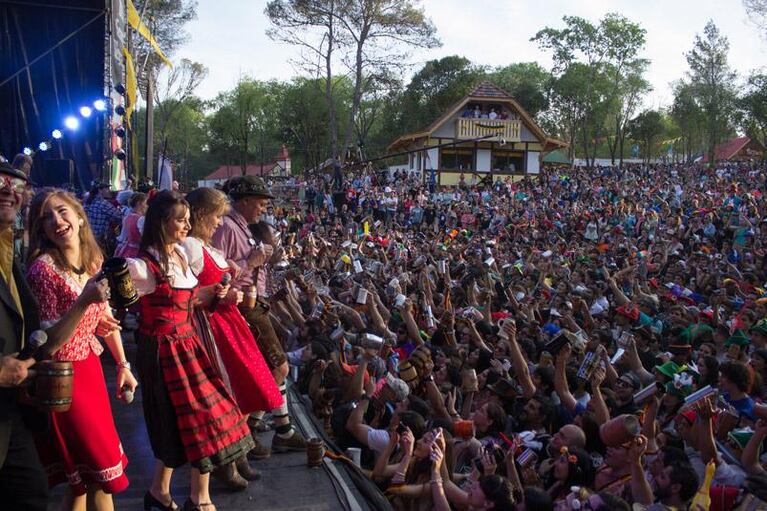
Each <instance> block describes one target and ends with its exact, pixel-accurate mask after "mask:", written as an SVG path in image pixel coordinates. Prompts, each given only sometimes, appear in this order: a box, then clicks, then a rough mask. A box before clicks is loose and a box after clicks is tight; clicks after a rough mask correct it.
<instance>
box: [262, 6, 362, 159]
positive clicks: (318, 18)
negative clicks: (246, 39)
mask: <svg viewBox="0 0 767 511" xmlns="http://www.w3.org/2000/svg"><path fill="white" fill-rule="evenodd" d="M347 3H348V1H347V0H312V1H306V0H271V1H270V2H269V3H268V4H267V6H266V11H265V12H266V15H267V17H268V18H269V21H270V22H271V23H272V25H273V26H272V27H271V28H270V29H268V30H267V31H266V34H267V35H268V36H269V38H271V39H273V40H276V41H280V42H283V43H287V44H291V45H294V46H298V47H299V48H300V51H299V58H298V59H297V61H296V62H297V64H298V65H299V67H301V68H302V69H304V70H305V71H308V72H309V73H310V74H311V75H312V76H315V77H320V76H324V78H325V79H324V80H323V81H322V82H319V83H321V84H322V85H323V87H324V91H325V98H324V99H325V105H326V107H327V130H328V132H329V133H330V151H331V154H333V155H336V154H338V153H339V150H338V136H339V135H338V117H337V115H336V109H335V100H334V84H335V83H336V81H335V80H334V79H333V72H334V71H333V65H334V58H335V54H336V50H337V49H340V48H342V47H344V46H346V45H347V44H348V42H347V40H346V39H345V38H344V36H345V34H344V33H343V32H341V31H340V30H339V29H338V28H337V25H338V15H337V11H338V10H340V9H342V8H344V6H345V5H346V4H347Z"/></svg>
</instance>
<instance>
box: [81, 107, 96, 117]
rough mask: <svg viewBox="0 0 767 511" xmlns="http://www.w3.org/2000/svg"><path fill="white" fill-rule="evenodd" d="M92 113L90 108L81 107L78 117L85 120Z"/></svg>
mask: <svg viewBox="0 0 767 511" xmlns="http://www.w3.org/2000/svg"><path fill="white" fill-rule="evenodd" d="M92 113H93V110H91V107H89V106H81V107H80V115H82V116H83V117H85V118H86V119H87V118H88V117H90V116H91V114H92Z"/></svg>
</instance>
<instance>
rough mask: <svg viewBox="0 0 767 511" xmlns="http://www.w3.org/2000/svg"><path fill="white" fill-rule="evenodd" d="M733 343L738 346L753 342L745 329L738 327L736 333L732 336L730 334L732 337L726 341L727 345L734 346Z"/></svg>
mask: <svg viewBox="0 0 767 511" xmlns="http://www.w3.org/2000/svg"><path fill="white" fill-rule="evenodd" d="M733 344H734V345H736V346H741V347H742V346H748V345H749V344H751V339H749V337H748V336H747V335H746V333H745V332H744V331H743V330H741V329H740V328H738V329H737V330H735V333H733V334H732V336H730V338H729V339H727V342H725V343H724V345H725V346H732V345H733Z"/></svg>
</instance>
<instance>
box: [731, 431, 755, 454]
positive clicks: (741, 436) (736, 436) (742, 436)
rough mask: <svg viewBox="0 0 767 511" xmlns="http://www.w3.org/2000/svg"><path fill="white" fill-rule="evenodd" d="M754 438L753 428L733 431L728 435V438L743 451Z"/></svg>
mask: <svg viewBox="0 0 767 511" xmlns="http://www.w3.org/2000/svg"><path fill="white" fill-rule="evenodd" d="M752 436H754V432H753V431H752V430H751V428H740V429H733V430H732V431H730V432H729V433H728V434H727V438H729V439H730V440H732V441H733V442H735V443H736V444H737V445H738V447H740V448H741V449H745V448H746V444H748V441H749V440H751V437H752Z"/></svg>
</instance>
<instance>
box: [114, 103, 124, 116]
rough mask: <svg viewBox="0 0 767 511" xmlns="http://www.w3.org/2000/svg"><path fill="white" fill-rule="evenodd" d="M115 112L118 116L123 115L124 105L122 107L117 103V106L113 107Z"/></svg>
mask: <svg viewBox="0 0 767 511" xmlns="http://www.w3.org/2000/svg"><path fill="white" fill-rule="evenodd" d="M115 113H116V114H117V115H120V116H124V115H125V107H124V106H122V105H117V106H116V107H115Z"/></svg>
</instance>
